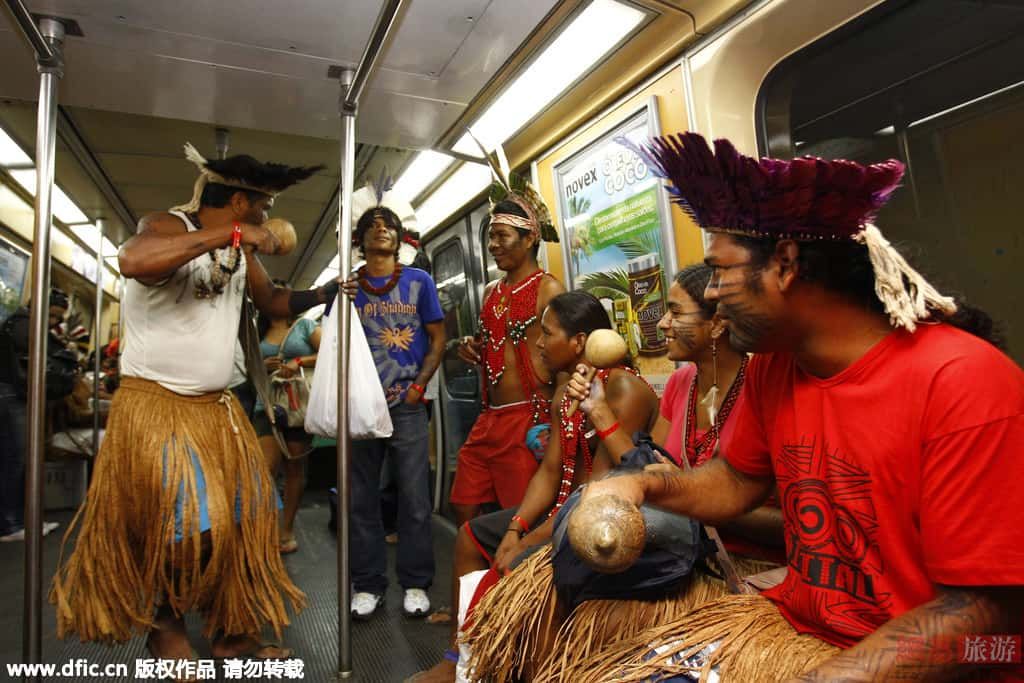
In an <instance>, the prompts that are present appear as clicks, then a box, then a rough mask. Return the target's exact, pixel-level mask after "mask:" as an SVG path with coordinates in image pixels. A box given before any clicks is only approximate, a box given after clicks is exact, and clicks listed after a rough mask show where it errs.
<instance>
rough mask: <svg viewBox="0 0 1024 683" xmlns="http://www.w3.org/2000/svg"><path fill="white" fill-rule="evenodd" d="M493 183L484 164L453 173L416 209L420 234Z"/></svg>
mask: <svg viewBox="0 0 1024 683" xmlns="http://www.w3.org/2000/svg"><path fill="white" fill-rule="evenodd" d="M490 183H491V169H490V168H488V167H487V166H484V165H483V164H472V163H466V164H463V165H462V166H460V167H459V168H458V169H457V170H456V171H455V173H452V175H451V177H449V178H448V180H446V181H444V183H442V184H441V186H440V187H439V188H437V189H436V190H435V191H434V192H433V193H431V195H430V196H429V197H427V198H426V200H424V201H423V203H422V204H420V205H419V206H417V207H416V220H417V222H418V223H419V227H420V232H421V233H422V234H424V235H425V234H426V232H427V231H428V230H430V229H431V228H433V227H434V226H436V225H437V224H439V223H440V222H441V221H443V220H444V219H446V218H448V216H450V215H452V213H454V212H455V211H456V209H458V208H459V207H461V206H463V205H464V204H466V202H468V201H470V200H471V199H473V197H475V196H476V195H478V194H480V192H482V191H483V190H484V188H486V187H487V186H488V185H489V184H490Z"/></svg>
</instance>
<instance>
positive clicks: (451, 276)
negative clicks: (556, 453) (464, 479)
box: [427, 217, 481, 514]
mask: <svg viewBox="0 0 1024 683" xmlns="http://www.w3.org/2000/svg"><path fill="white" fill-rule="evenodd" d="M470 234H471V233H470V230H469V218H468V217H467V218H463V219H462V220H460V221H457V222H456V223H454V224H453V225H452V226H450V227H449V228H447V229H446V230H445V231H444V232H443V233H442V234H440V235H439V236H438V237H436V238H434V239H432V240H431V242H430V244H428V245H427V253H428V255H429V256H430V260H431V262H432V263H433V268H434V280H435V282H436V283H437V292H438V296H439V298H440V300H441V309H442V310H443V311H444V326H445V333H446V334H447V336H448V345H447V348H446V349H445V354H444V360H443V361H442V363H441V368H440V373H439V374H440V389H439V391H438V403H439V407H440V411H441V414H440V425H441V428H440V430H439V433H440V444H439V447H438V449H437V453H438V458H437V470H436V474H435V476H436V480H435V487H434V491H435V501H434V508H435V510H437V511H439V512H443V513H446V514H447V513H448V505H447V501H448V496H449V494H450V492H451V486H452V482H453V481H454V478H455V465H456V462H457V459H458V458H457V456H458V452H459V448H460V447H461V446H462V444H463V442H464V441H465V440H466V437H467V436H468V435H469V430H470V429H471V428H472V426H473V423H474V422H475V421H476V418H477V415H478V414H479V413H480V398H481V397H480V375H479V372H478V371H477V369H476V368H474V367H472V366H471V365H468V364H467V363H465V362H463V361H462V360H461V359H460V358H459V354H458V344H459V339H461V338H462V337H465V336H468V335H472V334H473V333H474V332H475V331H476V321H477V317H478V315H479V311H480V304H479V296H478V293H477V287H476V286H475V283H476V281H477V279H478V277H477V276H476V274H477V272H478V270H479V268H478V267H476V265H475V264H476V256H475V253H476V249H475V247H474V245H473V244H471V240H470Z"/></svg>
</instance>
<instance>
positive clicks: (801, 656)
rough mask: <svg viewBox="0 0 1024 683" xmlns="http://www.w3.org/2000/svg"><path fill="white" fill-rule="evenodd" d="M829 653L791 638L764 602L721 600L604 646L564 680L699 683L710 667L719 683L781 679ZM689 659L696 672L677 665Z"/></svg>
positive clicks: (800, 637)
mask: <svg viewBox="0 0 1024 683" xmlns="http://www.w3.org/2000/svg"><path fill="white" fill-rule="evenodd" d="M655 648H658V650H657V654H656V655H653V656H652V654H653V653H652V651H653V650H654V649H655ZM711 648H713V651H711V652H710V654H709V653H708V650H710V649H711ZM702 651H703V652H702ZM837 652H839V648H837V647H836V646H835V645H831V644H829V643H826V642H825V641H823V640H819V639H818V638H816V637H814V636H812V635H809V634H801V633H797V632H796V630H794V629H793V627H792V626H790V625H789V622H787V621H786V620H785V618H783V616H782V614H781V613H780V612H779V610H778V609H777V608H776V607H775V605H774V604H773V603H772V602H771V601H770V600H768V599H767V598H765V597H763V596H761V595H727V596H725V597H723V598H719V599H717V600H714V601H712V602H709V603H707V604H704V605H700V606H698V607H695V608H694V609H693V610H691V611H690V612H688V613H685V614H682V615H680V616H679V617H678V618H676V619H675V620H673V621H671V622H666V623H664V624H662V625H659V626H656V627H654V628H650V629H648V630H646V631H644V632H642V633H640V634H638V635H636V636H634V637H632V638H630V639H629V640H626V641H623V642H619V643H615V644H612V645H610V646H609V647H607V648H605V650H603V651H602V652H599V653H597V654H596V655H593V656H592V657H591V658H590V659H589V661H587V662H586V663H585V665H584V666H582V667H579V668H577V670H576V671H575V672H574V676H578V677H574V678H571V679H570V678H567V679H565V680H574V681H577V680H578V681H587V683H611V682H612V681H614V682H615V683H623V682H624V681H647V680H662V679H663V678H664V677H666V676H670V675H673V674H683V673H687V672H693V671H699V672H700V680H701V681H706V680H707V677H708V672H709V671H710V669H711V667H712V666H715V667H717V668H718V674H719V676H720V680H721V681H723V683H736V682H738V683H756V682H760V681H765V682H767V681H782V680H786V679H789V678H791V677H793V676H799V675H800V674H802V673H804V672H806V671H809V670H811V669H813V668H814V667H816V666H818V665H819V664H821V663H822V662H824V661H825V660H827V659H829V658H830V657H832V656H833V655H835V654H836V653H837ZM695 655H696V656H697V657H696V658H697V659H698V663H697V666H696V667H695V666H693V665H694V664H695V663H694V662H693V661H691V662H689V665H687V664H684V663H683V660H685V659H688V658H690V657H694V656H695ZM670 660H671V661H672V662H673V663H672V664H670V663H669V661H670Z"/></svg>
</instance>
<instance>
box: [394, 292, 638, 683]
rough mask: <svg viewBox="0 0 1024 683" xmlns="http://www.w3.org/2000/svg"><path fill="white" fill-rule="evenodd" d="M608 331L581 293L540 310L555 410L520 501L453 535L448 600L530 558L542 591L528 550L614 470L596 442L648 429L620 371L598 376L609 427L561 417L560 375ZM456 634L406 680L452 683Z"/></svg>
mask: <svg viewBox="0 0 1024 683" xmlns="http://www.w3.org/2000/svg"><path fill="white" fill-rule="evenodd" d="M610 328H611V325H610V323H609V320H608V314H607V313H606V312H605V310H604V307H603V306H601V303H600V302H599V301H598V300H597V299H596V298H595V297H594V296H593V295H591V294H589V293H587V292H582V291H574V292H565V293H562V294H559V295H558V296H555V297H554V298H552V299H551V301H550V302H549V304H548V306H547V308H546V309H545V310H544V314H543V315H542V317H541V335H540V337H539V338H538V340H537V350H538V352H539V353H540V356H541V359H542V360H543V362H544V364H545V365H546V366H547V369H548V371H549V372H550V373H551V374H552V375H553V376H557V377H558V379H559V381H558V386H557V388H556V389H555V393H554V399H553V402H552V405H553V406H557V408H558V409H557V412H556V414H555V415H554V416H553V417H555V419H554V420H553V421H552V422H553V424H552V432H551V434H550V438H549V439H548V443H547V448H546V449H545V452H544V456H543V460H542V461H541V463H540V466H539V468H538V469H537V471H536V473H535V474H534V475H533V477H532V478H531V479H530V482H529V485H528V486H527V489H526V494H525V496H524V498H523V502H522V503H521V504H520V505H519V506H518V507H516V508H509V509H506V510H499V511H498V512H493V513H490V514H487V515H482V516H479V517H475V518H474V519H472V520H470V521H469V522H467V523H466V524H463V525H462V527H461V528H460V529H459V535H458V537H457V539H456V541H455V559H454V563H455V568H454V571H453V576H454V581H455V583H456V585H455V586H454V588H453V591H452V595H453V598H454V599H455V600H457V599H458V580H459V577H460V576H463V575H465V574H468V573H469V572H472V571H476V570H480V569H487V568H488V567H492V568H493V569H494V570H495V573H496V575H499V576H500V575H504V574H506V573H507V572H508V571H509V570H510V568H511V567H513V566H517V565H518V564H519V563H522V562H523V561H524V560H525V559H526V558H527V557H529V558H530V559H529V560H528V561H527V562H526V563H524V564H523V565H522V566H523V567H524V569H525V568H526V565H527V564H528V565H530V567H533V566H535V565H539V566H541V567H542V571H540V572H538V573H537V574H536V576H535V578H536V581H537V582H538V584H541V585H542V584H545V583H547V584H549V583H550V576H551V572H550V564H549V563H548V561H547V557H548V553H546V552H542V553H536V554H535V551H537V550H539V549H541V548H542V547H543V546H544V545H546V544H547V542H548V541H549V540H550V538H551V532H552V530H553V528H554V523H553V522H554V515H555V513H556V512H557V511H558V509H559V507H560V506H561V504H562V503H564V502H565V499H566V498H568V496H569V494H570V493H571V492H572V491H574V490H575V489H576V488H577V487H579V485H580V484H582V483H583V482H585V481H587V480H588V479H589V478H590V477H591V476H602V475H604V474H605V473H607V472H608V471H609V470H610V469H611V468H612V467H614V466H615V465H616V464H617V462H618V459H617V458H615V457H612V456H611V455H610V454H609V452H608V451H607V450H606V449H605V448H604V446H603V445H602V441H603V439H607V438H609V437H611V436H612V435H615V434H619V433H622V434H632V433H633V432H635V431H641V430H642V431H647V430H650V429H651V427H652V426H653V424H654V421H655V418H656V417H657V414H658V398H657V396H656V395H655V393H654V391H653V390H652V389H651V387H650V386H649V385H648V384H647V383H646V382H645V381H644V380H643V379H641V378H640V377H639V376H638V375H637V374H636V372H635V371H634V370H633V369H632V368H630V367H627V366H618V367H614V368H609V369H606V370H600V371H598V377H599V378H600V381H601V382H602V384H603V385H604V386H605V387H606V393H607V397H608V398H607V403H608V405H609V406H611V409H612V411H613V412H614V414H615V415H616V419H617V420H618V421H617V422H616V424H615V425H614V426H613V427H611V428H608V429H606V430H604V431H603V432H597V431H595V430H593V429H591V427H590V425H589V423H587V421H586V418H585V416H584V414H583V413H582V412H580V411H576V412H575V414H574V415H571V416H570V415H568V413H569V412H570V411H569V405H570V399H569V397H568V396H567V395H566V393H565V386H566V380H567V379H568V375H567V374H566V373H567V372H569V371H571V370H572V369H573V368H574V367H576V365H577V364H579V363H581V362H583V351H584V347H585V346H586V342H587V337H588V335H589V334H590V333H592V332H593V331H594V330H598V329H610ZM581 437H582V438H581ZM453 613H458V605H457V604H456V605H454V606H453ZM456 636H457V625H454V622H453V629H452V648H453V649H452V650H449V651H448V652H447V653H446V654H445V659H444V661H442V662H440V663H439V664H437V665H436V666H435V667H434V668H432V669H431V670H430V671H427V672H422V673H420V674H417V675H416V677H414V678H413V679H410V680H415V681H417V683H420V682H422V683H426V682H427V681H432V682H435V681H453V680H455V662H456V660H457V659H458V655H457V653H456V652H455V650H454V647H455V639H456Z"/></svg>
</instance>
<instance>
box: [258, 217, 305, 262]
mask: <svg viewBox="0 0 1024 683" xmlns="http://www.w3.org/2000/svg"><path fill="white" fill-rule="evenodd" d="M263 227H264V228H266V229H267V230H269V231H270V233H271V234H272V235H273V236H274V237H276V238H277V241H278V242H279V243H280V244H281V246H279V247H278V248H277V251H275V252H274V254H275V255H276V256H283V255H284V254H289V253H291V251H292V249H294V248H295V244H296V243H297V242H298V239H297V238H296V236H295V226H294V225H292V224H291V221H289V220H287V219H285V218H271V219H270V220H268V221H267V222H266V223H264V224H263Z"/></svg>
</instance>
